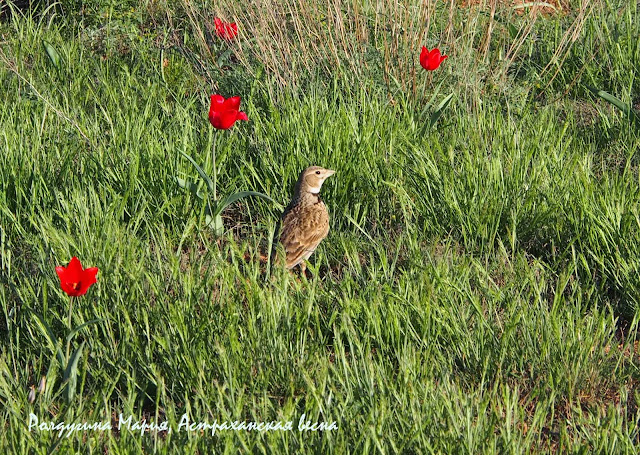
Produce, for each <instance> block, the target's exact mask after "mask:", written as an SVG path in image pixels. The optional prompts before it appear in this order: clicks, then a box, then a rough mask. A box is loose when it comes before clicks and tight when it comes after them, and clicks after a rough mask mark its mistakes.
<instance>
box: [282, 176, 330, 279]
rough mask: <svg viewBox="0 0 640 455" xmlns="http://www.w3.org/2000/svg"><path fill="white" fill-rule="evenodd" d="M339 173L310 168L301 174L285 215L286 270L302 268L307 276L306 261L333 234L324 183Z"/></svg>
mask: <svg viewBox="0 0 640 455" xmlns="http://www.w3.org/2000/svg"><path fill="white" fill-rule="evenodd" d="M335 172H336V171H334V170H331V169H325V168H322V167H320V166H310V167H308V168H306V169H305V170H304V171H302V173H301V174H300V177H299V178H298V182H297V183H296V186H295V190H294V192H293V199H292V200H291V202H290V203H289V205H288V206H287V208H285V209H284V212H283V213H282V220H281V225H282V230H281V233H280V243H281V244H282V246H283V247H284V251H285V255H286V257H285V267H286V268H287V269H289V270H291V269H293V268H294V267H295V266H296V265H300V269H301V270H302V273H303V274H305V273H306V269H307V265H306V262H305V261H306V260H307V259H309V257H310V256H311V255H312V254H313V252H314V251H315V249H316V248H317V247H318V245H319V244H320V242H321V241H322V240H323V239H324V238H325V237H326V236H327V234H328V233H329V211H328V210H327V206H326V205H325V204H324V202H322V200H321V199H320V188H322V184H323V183H324V181H325V180H326V179H327V178H329V177H331V176H332V175H333V174H335Z"/></svg>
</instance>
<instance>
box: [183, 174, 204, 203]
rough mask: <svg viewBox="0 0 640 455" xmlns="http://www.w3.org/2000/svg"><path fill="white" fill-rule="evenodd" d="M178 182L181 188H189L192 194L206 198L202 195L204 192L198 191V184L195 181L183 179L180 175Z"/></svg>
mask: <svg viewBox="0 0 640 455" xmlns="http://www.w3.org/2000/svg"><path fill="white" fill-rule="evenodd" d="M176 182H177V183H178V186H179V187H180V188H184V189H186V190H189V191H190V192H191V194H193V195H194V196H195V197H197V198H198V199H204V196H203V195H202V193H200V192H199V191H198V185H196V184H195V183H191V182H187V181H186V180H184V179H181V178H180V177H176Z"/></svg>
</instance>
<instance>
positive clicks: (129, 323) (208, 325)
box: [0, 0, 640, 453]
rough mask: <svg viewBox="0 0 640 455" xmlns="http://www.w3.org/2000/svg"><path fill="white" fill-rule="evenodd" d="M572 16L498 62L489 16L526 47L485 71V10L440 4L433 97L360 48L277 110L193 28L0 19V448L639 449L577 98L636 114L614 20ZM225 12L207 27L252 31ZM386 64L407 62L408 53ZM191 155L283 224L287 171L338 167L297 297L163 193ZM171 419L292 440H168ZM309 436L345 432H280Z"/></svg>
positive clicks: (601, 169)
mask: <svg viewBox="0 0 640 455" xmlns="http://www.w3.org/2000/svg"><path fill="white" fill-rule="evenodd" d="M312 3H313V2H310V4H312ZM594 3H595V4H596V6H595V7H594V8H596V11H594V12H592V13H590V14H589V15H588V16H587V17H586V19H585V22H584V24H582V26H581V27H580V30H579V32H578V38H579V40H578V44H576V43H573V44H571V43H570V44H568V45H567V47H566V48H564V47H562V46H564V45H565V44H563V43H564V42H563V36H564V34H565V33H566V32H567V30H570V29H571V27H572V24H575V18H576V15H577V14H578V13H577V11H578V10H579V8H578V7H579V4H576V3H574V2H570V6H571V8H570V10H569V12H568V13H567V14H566V15H562V16H546V17H538V18H537V20H536V22H535V24H533V26H532V29H531V30H530V31H529V32H528V33H529V35H528V36H527V37H526V39H525V41H524V44H523V45H522V47H521V50H520V51H518V53H516V54H515V56H514V58H513V61H511V62H507V61H505V60H504V57H505V55H506V54H505V53H506V51H507V50H508V47H509V46H510V45H511V44H512V43H513V42H516V41H517V39H518V38H517V36H512V35H511V34H510V33H512V32H510V29H509V27H508V23H506V22H504V21H505V20H509V21H512V24H513V25H514V27H515V28H516V31H517V30H526V25H527V22H526V19H525V18H523V17H521V16H518V15H516V14H514V12H513V10H509V9H507V8H499V9H498V15H497V16H496V17H498V18H500V20H498V19H496V21H497V22H496V23H497V24H502V25H500V26H498V25H496V27H495V29H494V31H493V35H492V40H491V41H490V43H489V44H490V45H489V47H488V51H487V57H486V58H484V57H483V56H475V55H474V53H476V50H477V49H478V48H479V46H480V45H481V44H482V42H483V37H484V36H486V35H485V32H486V30H485V28H484V27H486V25H487V24H488V22H487V21H489V20H490V19H489V15H488V14H486V11H487V9H486V8H485V9H484V12H483V10H482V8H480V9H478V10H475V9H471V10H466V9H458V8H456V9H455V11H454V12H455V14H453V16H452V17H453V19H452V20H453V21H454V25H455V26H456V27H454V32H453V35H452V36H451V37H450V38H446V36H447V33H446V26H447V21H448V10H447V7H446V6H444V7H443V6H442V5H436V6H434V8H435V9H434V11H436V13H438V14H434V16H433V17H432V23H431V26H430V29H429V40H431V41H430V43H432V44H430V46H433V44H437V43H438V37H440V38H441V39H442V40H443V42H444V43H445V45H448V46H449V48H445V50H446V51H447V52H449V54H450V57H449V59H448V60H447V61H445V63H444V64H443V66H442V67H441V68H440V69H438V70H437V71H436V72H433V73H431V74H426V73H425V72H423V71H417V70H416V73H415V79H416V82H415V83H414V82H413V81H412V79H411V78H409V77H405V78H404V79H403V78H401V77H400V76H399V72H398V69H397V68H391V69H389V71H388V72H385V70H384V60H385V58H386V57H385V51H384V46H385V43H389V42H392V38H393V37H391V38H390V36H391V35H389V36H386V35H384V33H383V32H380V33H381V34H373V33H372V35H371V37H370V38H371V40H370V42H369V45H370V47H371V49H369V51H370V53H369V54H367V55H368V56H367V58H371V61H370V64H371V66H370V67H367V68H364V67H362V70H361V71H362V72H361V73H359V74H355V75H354V73H350V72H349V71H350V70H349V68H354V67H358V65H357V64H355V63H354V62H356V60H349V59H350V58H355V59H357V58H358V57H353V56H350V55H346V56H345V55H342V56H341V57H340V58H344V59H346V60H345V64H344V66H342V67H336V68H334V69H333V71H332V70H331V68H330V67H329V68H328V69H327V68H324V69H319V70H318V71H317V72H309V73H300V74H299V76H300V78H299V79H298V80H297V81H292V84H291V86H290V87H288V86H283V85H282V81H283V75H288V74H291V73H289V71H290V68H284V69H283V68H276V67H271V68H269V67H265V66H263V65H264V64H265V62H264V61H261V60H260V55H261V53H260V50H261V49H262V48H260V47H258V44H257V43H262V42H263V41H261V40H254V41H252V40H251V39H245V37H243V38H242V40H241V41H240V42H239V43H237V44H233V45H231V46H232V52H231V53H227V54H225V56H224V62H222V63H223V64H222V66H219V65H218V64H217V61H214V60H209V59H208V58H207V57H206V56H204V55H205V54H203V53H202V52H201V51H202V50H203V49H205V48H207V47H208V46H211V48H212V49H213V52H214V55H216V56H218V55H220V54H221V53H224V52H225V51H226V48H225V47H224V44H221V43H219V42H213V43H208V42H207V41H206V40H205V41H200V42H199V41H198V39H199V37H198V35H197V34H196V33H195V32H194V29H193V28H192V27H191V25H190V24H193V23H194V19H193V17H200V16H197V15H196V16H192V18H190V17H189V16H188V13H187V12H188V9H187V8H185V7H184V6H185V5H190V4H189V3H182V4H181V6H171V5H164V4H162V3H158V4H156V3H155V2H148V3H147V2H140V3H136V2H130V4H128V5H126V6H125V5H120V4H113V2H111V3H109V2H93V3H91V5H88V6H87V7H86V8H85V9H82V10H80V9H79V8H75V6H77V5H75V2H63V3H62V4H58V5H54V6H52V7H51V8H50V9H48V10H47V11H45V12H42V11H40V12H37V13H36V14H33V15H32V16H29V15H27V16H26V17H14V18H9V19H5V20H4V22H2V23H1V24H0V35H1V36H2V40H1V41H0V48H1V53H0V98H1V101H2V105H3V106H4V108H3V109H2V110H1V111H0V307H1V308H2V311H1V313H0V315H1V316H0V343H1V345H2V346H3V349H2V351H1V352H0V404H1V405H2V406H1V407H0V416H1V418H0V423H1V425H2V427H3V431H1V432H0V449H1V451H2V452H7V453H48V452H49V451H50V450H51V449H53V448H55V450H57V452H58V453H74V452H89V453H97V452H103V453H104V452H106V453H139V452H144V453H213V452H215V453H220V452H224V453H235V452H236V450H238V449H240V450H241V451H243V452H260V453H300V452H303V453H307V452H309V453H547V452H555V453H636V452H637V451H638V447H639V446H640V430H639V429H638V428H639V426H640V411H639V408H638V403H640V392H639V391H638V383H639V381H640V372H639V370H638V367H639V365H640V355H639V352H638V345H637V341H638V321H639V316H640V273H639V272H640V213H639V203H640V180H639V179H638V156H637V153H638V150H639V146H640V131H638V130H637V128H636V127H635V126H634V125H633V124H632V123H631V122H629V121H628V119H627V117H625V116H624V115H622V114H621V113H620V112H618V111H615V110H614V109H613V108H612V107H611V106H610V105H608V104H606V103H604V102H602V101H601V100H598V99H596V98H594V97H593V96H592V95H590V92H589V91H588V90H587V89H586V88H585V85H590V86H594V87H597V88H598V89H601V90H605V91H608V92H609V93H612V94H614V95H615V96H617V97H618V98H620V99H622V100H623V101H624V102H626V103H633V102H634V101H635V100H636V98H637V97H638V96H639V94H640V77H638V75H637V73H636V72H637V68H638V64H639V62H640V44H638V41H637V40H635V41H634V40H633V39H632V38H633V37H637V36H638V35H639V34H640V20H638V19H639V15H638V6H637V3H636V2H635V1H626V0H625V1H623V0H617V1H614V2H594ZM363 4H364V3H363ZM223 6H224V7H228V8H229V9H228V11H232V12H233V13H231V12H229V13H227V14H228V16H227V18H228V19H231V17H232V16H231V14H238V17H239V18H245V19H246V18H247V17H250V14H253V13H252V11H251V9H250V8H246V9H245V10H242V11H240V9H233V8H241V7H240V6H235V7H234V6H232V4H231V3H229V4H227V3H223ZM193 8H194V10H193V11H196V13H197V14H201V15H202V17H204V16H205V15H206V14H207V13H208V14H209V16H210V18H209V19H210V20H212V19H211V18H212V17H213V15H214V13H215V14H221V12H216V11H210V10H208V9H207V6H206V5H202V4H200V3H197V4H196V5H195V6H193ZM345 8H346V7H345ZM442 8H444V9H442ZM489 9H490V8H489ZM345 11H347V10H346V9H345ZM222 13H224V11H223V12H222ZM369 13H370V12H368V10H367V9H366V8H365V9H364V10H363V12H362V14H363V17H366V18H367V20H366V21H364V23H365V25H367V26H371V27H373V26H374V25H375V23H376V22H375V20H376V19H375V18H374V17H373V16H367V14H369ZM344 14H346V15H347V16H348V14H347V13H344ZM167 17H170V18H171V22H169V21H168V20H167V19H166V18H167ZM466 19H472V20H470V21H467V20H466ZM380 20H382V19H380ZM500 21H502V22H500ZM458 26H459V27H458ZM411 27H417V25H415V24H414V25H412V26H411ZM241 29H242V27H241ZM267 29H268V27H267V26H266V25H265V26H264V28H263V30H267ZM409 29H410V27H409V26H407V30H409ZM612 29H615V30H617V31H616V32H615V33H614V32H612V31H611V30H612ZM389 33H393V32H389ZM446 39H450V41H445V40H446ZM292 40H293V41H295V39H294V38H292ZM385 40H390V41H385ZM43 41H46V42H47V43H50V44H51V45H52V46H53V47H54V49H55V50H56V51H57V52H58V54H59V55H60V62H59V65H58V66H57V67H56V66H55V65H54V64H53V62H52V61H51V59H50V58H49V56H48V55H47V52H46V51H45V48H44V46H43ZM409 41H410V40H408V41H407V42H409ZM284 44H285V43H284V42H278V43H274V45H278V46H280V45H283V46H284ZM252 46H254V47H252ZM349 49H351V48H349ZM557 49H563V51H562V52H560V53H559V54H558V55H559V57H560V60H561V62H559V63H558V64H554V65H553V66H552V69H545V66H546V63H548V62H549V61H552V57H553V55H554V53H555V51H556V50H557ZM263 50H264V49H263ZM327 52H328V51H327ZM376 52H378V54H376ZM389 52H390V54H389V56H388V58H390V59H393V58H400V57H402V56H403V55H413V56H414V57H415V59H416V60H417V56H418V53H419V49H416V50H415V52H413V50H412V49H408V48H402V46H400V49H399V50H398V51H397V53H396V54H393V51H392V50H391V51H389ZM234 53H235V54H234ZM263 54H264V55H266V52H264V53H263ZM594 54H595V55H596V56H597V57H595V58H592V57H591V56H592V55H594ZM233 55H237V57H238V61H237V62H236V61H235V60H234V58H233ZM327 55H328V54H327ZM325 57H326V55H324V54H323V55H319V56H318V61H319V62H321V61H328V60H323V59H325ZM302 58H304V55H303V56H302ZM326 58H327V59H329V57H326ZM198 62H199V63H198ZM376 62H377V63H376ZM297 63H298V64H297V65H293V66H292V67H294V68H296V69H297V70H299V71H302V69H303V68H304V65H303V64H302V63H301V62H297ZM411 64H412V65H414V66H415V62H412V63H411ZM404 65H405V66H411V65H410V64H409V63H404ZM494 69H495V71H494ZM396 76H398V77H396ZM368 77H370V78H371V79H368ZM394 78H395V81H394ZM354 81H357V83H356V82H354ZM293 82H295V83H293ZM212 92H220V93H222V94H223V95H225V96H232V95H240V96H241V97H242V108H243V110H245V111H246V112H247V115H248V116H249V122H239V123H238V124H236V125H235V126H234V127H233V129H231V130H230V131H227V132H221V131H220V132H214V131H213V129H212V128H211V126H210V125H209V123H208V121H207V117H206V114H207V109H208V95H209V94H210V93H212ZM450 93H454V98H453V100H452V102H451V104H450V105H449V106H448V107H447V108H446V110H445V111H444V112H443V115H442V116H441V117H440V119H439V120H438V122H437V124H436V125H435V126H434V127H433V128H431V129H428V128H425V125H428V122H429V119H430V118H431V114H432V112H433V111H434V109H436V107H437V106H438V104H439V103H440V102H441V101H442V100H443V99H444V98H445V96H446V95H448V94H450ZM214 134H216V135H220V136H222V137H221V138H218V139H219V140H218V148H217V169H218V172H219V175H218V191H219V192H220V193H221V194H222V195H227V194H230V193H233V192H236V191H243V190H255V191H260V192H264V193H265V194H268V195H269V196H270V197H272V198H273V199H274V200H276V201H278V202H279V203H280V204H281V205H285V204H286V203H288V200H289V198H290V196H291V192H292V188H293V185H294V183H295V180H296V179H297V176H298V174H299V172H300V171H301V170H302V169H303V168H305V167H306V166H308V165H311V164H318V165H323V166H326V167H330V168H332V169H336V170H337V173H336V175H335V176H334V177H332V178H331V179H329V180H328V181H327V183H326V185H325V186H324V188H323V199H324V200H325V201H326V203H327V205H328V208H329V211H330V213H331V232H330V234H329V237H328V238H327V239H326V240H325V241H324V242H323V243H322V244H321V246H320V247H319V249H318V250H317V251H316V253H315V254H314V255H313V256H312V258H311V264H310V271H311V275H312V276H311V278H309V279H308V280H307V279H302V278H298V277H297V275H292V274H290V273H289V272H287V271H285V270H283V269H282V268H281V267H278V266H277V265H275V264H273V265H272V266H271V267H270V268H268V269H267V268H266V267H265V265H264V264H263V263H262V262H261V261H260V260H259V257H260V255H264V254H267V253H268V251H269V245H270V243H271V242H272V241H273V240H274V237H275V235H276V234H275V232H274V230H275V227H276V223H277V221H278V218H279V216H280V213H281V212H280V209H281V207H278V206H276V205H274V204H269V203H267V202H265V201H263V200H251V199H249V200H246V201H244V202H242V203H239V204H235V205H233V206H232V207H230V209H229V210H228V211H226V212H224V214H223V218H224V222H225V226H226V228H227V231H226V232H225V235H224V236H222V237H221V238H216V237H215V236H214V235H213V232H212V231H211V230H210V229H208V228H206V227H205V226H204V213H203V210H202V205H201V203H200V202H199V200H198V199H197V198H195V197H194V196H193V195H192V194H190V193H189V192H187V191H184V190H182V189H181V188H180V187H179V186H178V185H177V182H176V177H180V178H184V179H188V180H190V181H192V182H195V183H200V182H201V179H200V178H199V176H198V175H197V173H196V172H195V170H194V169H193V167H192V166H191V164H190V163H189V162H188V161H187V160H186V159H184V158H182V156H181V154H180V151H184V152H185V153H187V154H189V155H190V156H192V157H193V158H194V159H195V160H196V161H197V162H199V163H201V164H202V165H203V167H204V168H205V170H207V171H208V172H209V173H211V172H212V170H213V163H212V159H211V144H212V141H213V135H214ZM74 255H75V256H78V257H79V258H80V259H81V261H82V263H83V265H84V266H85V267H90V266H96V267H99V269H100V271H99V273H98V282H97V284H96V285H94V286H93V287H92V288H91V289H90V290H89V292H88V293H87V295H86V296H84V297H82V298H80V299H79V300H78V301H77V302H76V303H75V304H74V311H73V325H74V326H79V325H80V324H82V323H85V322H87V321H91V320H94V319H100V321H99V322H98V323H95V324H91V325H89V326H87V327H85V328H84V329H82V330H81V331H80V332H79V333H78V334H77V335H76V337H75V338H74V341H73V346H74V347H77V346H79V345H80V344H81V343H82V342H84V343H85V347H84V351H83V355H82V356H81V358H80V361H79V363H78V368H77V372H78V388H77V391H76V396H75V397H74V398H73V400H72V401H71V402H70V403H68V402H67V401H66V399H65V394H64V389H65V384H64V383H63V381H62V378H63V371H62V366H61V365H60V363H59V362H58V359H57V357H56V354H55V349H54V347H53V345H52V344H51V343H50V342H49V341H48V338H47V336H46V335H45V333H44V332H43V330H42V329H41V326H40V325H39V324H38V322H37V316H41V317H42V318H43V320H44V321H45V323H46V325H48V326H49V327H50V329H51V332H52V333H53V336H54V338H59V339H64V338H65V337H66V335H67V331H68V329H67V325H66V324H67V321H66V318H67V311H68V300H67V298H66V295H64V294H63V292H62V291H61V290H60V288H59V280H58V277H57V275H56V273H55V266H56V265H66V263H67V262H68V261H69V259H70V258H71V257H72V256H74ZM42 376H46V377H47V386H46V389H45V391H44V393H39V394H37V395H36V401H35V402H34V403H33V404H30V403H29V401H28V394H29V390H30V387H31V386H36V387H37V385H38V383H39V382H40V378H41V377H42ZM32 412H33V413H34V414H36V415H37V416H38V417H39V418H40V419H41V420H45V421H53V422H63V421H64V422H66V423H81V422H95V421H98V422H112V421H113V422H115V420H112V419H113V418H115V417H117V416H118V414H120V413H122V414H123V415H124V416H125V417H126V416H128V415H133V416H134V417H133V419H134V420H136V419H137V420H138V421H140V420H142V419H143V418H147V420H149V419H151V420H153V421H156V422H162V421H169V422H170V424H171V426H172V427H173V428H174V430H173V432H172V433H170V434H161V435H155V436H154V435H153V434H150V433H146V434H145V435H143V436H141V435H140V433H139V432H135V431H125V430H123V431H121V432H115V431H114V432H109V431H106V432H77V433H74V434H73V435H72V436H71V437H69V438H58V437H57V434H56V433H50V432H36V431H33V432H29V431H28V422H29V414H30V413H32ZM184 413H188V414H189V417H190V419H191V421H195V422H202V421H208V422H210V423H211V422H213V421H214V420H217V421H218V422H219V423H220V422H222V421H225V420H227V421H233V420H240V421H242V420H246V421H258V422H263V421H273V420H284V421H287V420H292V421H293V425H294V430H293V431H285V432H281V431H280V432H279V431H274V432H262V433H260V432H245V431H218V432H217V434H216V435H215V436H211V435H209V434H203V433H186V432H177V431H176V430H177V427H178V422H179V421H180V418H181V416H182V415H183V414H184ZM302 414H306V416H307V418H308V420H310V421H312V422H329V423H330V422H333V421H335V422H336V425H337V426H338V430H335V431H331V432H299V431H298V430H297V423H298V420H299V419H300V417H301V415H302Z"/></svg>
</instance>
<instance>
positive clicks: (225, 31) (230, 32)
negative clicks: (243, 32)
mask: <svg viewBox="0 0 640 455" xmlns="http://www.w3.org/2000/svg"><path fill="white" fill-rule="evenodd" d="M215 24H216V35H218V37H219V38H222V39H226V40H228V41H231V40H232V39H234V38H235V37H236V36H237V35H238V25H237V24H236V23H235V22H222V19H220V18H219V17H216V19H215Z"/></svg>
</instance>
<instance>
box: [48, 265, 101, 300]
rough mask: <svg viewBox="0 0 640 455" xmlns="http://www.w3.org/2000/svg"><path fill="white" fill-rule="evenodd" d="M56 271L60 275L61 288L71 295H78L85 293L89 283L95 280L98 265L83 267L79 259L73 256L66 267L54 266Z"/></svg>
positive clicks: (89, 285)
mask: <svg viewBox="0 0 640 455" xmlns="http://www.w3.org/2000/svg"><path fill="white" fill-rule="evenodd" d="M56 273H57V274H58V277H60V287H61V288H62V290H63V291H64V292H66V293H67V295H70V296H71V297H79V296H81V295H85V294H86V293H87V290H88V289H89V288H90V287H91V285H92V284H93V283H95V282H96V273H98V267H90V268H88V269H83V268H82V264H81V263H80V260H79V259H78V258H77V257H75V256H74V257H72V258H71V261H69V265H68V266H67V267H62V266H58V267H56Z"/></svg>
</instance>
